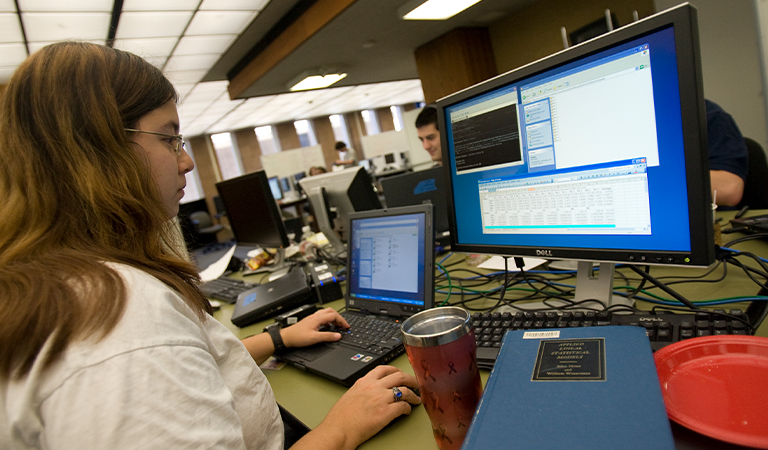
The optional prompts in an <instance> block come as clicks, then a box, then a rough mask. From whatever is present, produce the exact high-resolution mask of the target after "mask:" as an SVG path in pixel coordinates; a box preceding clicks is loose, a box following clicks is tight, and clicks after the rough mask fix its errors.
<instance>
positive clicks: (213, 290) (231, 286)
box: [200, 277, 258, 303]
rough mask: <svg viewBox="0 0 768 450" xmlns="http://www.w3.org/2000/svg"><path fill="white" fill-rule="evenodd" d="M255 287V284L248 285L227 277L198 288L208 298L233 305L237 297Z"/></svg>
mask: <svg viewBox="0 0 768 450" xmlns="http://www.w3.org/2000/svg"><path fill="white" fill-rule="evenodd" d="M256 286H258V284H256V283H248V282H245V281H242V280H236V279H234V278H228V277H219V278H216V279H215V280H211V281H209V282H207V283H205V284H203V285H202V286H200V290H201V291H203V294H205V296H206V297H208V298H214V299H216V300H221V301H224V302H227V303H235V302H236V301H237V296H238V295H240V294H241V293H243V292H245V291H247V290H249V289H251V288H255V287H256Z"/></svg>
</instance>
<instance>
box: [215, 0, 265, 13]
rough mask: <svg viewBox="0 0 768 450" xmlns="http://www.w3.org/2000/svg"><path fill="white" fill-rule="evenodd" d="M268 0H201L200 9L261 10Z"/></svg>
mask: <svg viewBox="0 0 768 450" xmlns="http://www.w3.org/2000/svg"><path fill="white" fill-rule="evenodd" d="M267 3H269V0H203V3H202V4H201V5H200V11H210V10H217V11H229V10H248V11H261V10H262V9H264V7H265V6H266V5H267Z"/></svg>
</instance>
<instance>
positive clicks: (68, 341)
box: [0, 42, 420, 449]
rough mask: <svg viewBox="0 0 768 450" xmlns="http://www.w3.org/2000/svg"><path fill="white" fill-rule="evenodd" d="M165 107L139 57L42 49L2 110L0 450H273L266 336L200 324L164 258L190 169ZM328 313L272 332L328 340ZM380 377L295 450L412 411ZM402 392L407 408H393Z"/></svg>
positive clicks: (342, 442)
mask: <svg viewBox="0 0 768 450" xmlns="http://www.w3.org/2000/svg"><path fill="white" fill-rule="evenodd" d="M177 100H178V96H177V94H176V92H175V90H174V88H173V86H172V85H171V83H170V82H169V81H168V80H167V79H166V78H165V77H164V76H163V75H162V73H161V72H160V71H159V70H158V69H156V68H155V67H153V66H152V65H150V64H149V63H147V62H145V61H144V60H142V59H141V58H139V57H137V56H135V55H132V54H130V53H127V52H122V51H119V50H115V49H112V48H109V47H104V46H99V45H94V44H86V43H74V42H66V43H58V44H53V45H50V46H47V47H45V48H43V49H41V50H39V51H38V52H36V53H35V54H33V55H32V56H30V57H29V58H27V60H26V61H25V62H24V63H23V64H22V65H21V66H20V67H19V68H18V69H17V70H16V73H15V74H14V75H13V77H12V78H11V81H10V82H9V84H8V86H7V88H6V90H5V93H4V97H3V100H2V105H1V106H0V443H2V447H3V448H11V449H16V448H142V449H146V448H164V449H167V448H177V447H184V448H187V447H196V448H281V447H282V446H283V429H282V423H281V421H280V415H279V412H278V409H277V406H276V403H275V399H274V396H273V394H272V391H271V389H270V387H269V385H268V383H267V381H266V378H265V377H264V375H263V374H262V373H261V371H260V370H259V368H258V366H257V365H256V363H258V362H261V361H263V360H265V359H266V358H267V357H268V356H269V355H270V354H272V352H273V351H274V346H273V343H272V340H271V339H270V337H269V336H268V335H265V334H262V335H257V336H254V337H252V338H248V339H245V340H244V341H243V342H242V343H241V342H240V341H238V340H237V339H236V338H235V337H234V336H233V335H232V334H231V333H230V332H229V331H228V330H227V329H226V328H225V327H224V326H222V325H221V324H219V323H218V322H217V321H216V320H215V319H213V318H212V317H211V308H210V304H209V303H208V301H207V299H206V298H205V297H204V296H203V295H202V293H201V292H200V290H199V289H198V283H199V279H198V277H197V271H196V269H195V267H194V266H193V265H192V264H190V263H189V262H187V261H186V260H185V259H184V258H183V256H182V255H181V253H180V252H178V251H176V250H174V248H176V246H175V245H174V233H173V226H172V222H171V220H170V218H172V217H173V216H175V215H176V214H177V213H178V202H179V200H180V199H181V198H182V196H183V195H184V190H183V189H184V185H185V174H186V173H187V172H189V171H191V170H192V169H193V168H194V163H193V162H192V160H191V158H190V157H189V155H188V154H187V153H186V151H185V150H184V143H183V138H182V136H181V135H180V134H179V125H180V124H179V119H178V113H177V111H176V102H177ZM326 323H336V324H339V325H346V323H345V322H344V319H342V318H341V316H339V315H338V313H336V312H335V311H333V310H331V309H324V310H321V311H320V312H318V313H316V314H314V315H312V316H310V317H308V318H306V319H305V320H303V321H301V322H300V323H299V324H297V325H294V326H292V327H290V328H287V329H285V330H282V332H281V334H282V339H283V341H284V343H285V345H286V346H288V347H298V346H306V345H311V344H313V343H317V342H320V341H323V340H335V339H338V338H339V335H338V334H337V333H329V332H321V331H319V329H320V327H321V326H322V325H324V324H326ZM416 385H417V384H416V380H415V378H414V377H412V376H411V375H407V374H404V373H402V372H400V371H399V370H397V369H395V368H392V367H379V368H377V369H375V370H374V371H372V372H370V373H369V374H368V375H367V376H366V377H364V378H362V379H361V380H359V382H358V383H357V384H356V385H355V386H353V387H352V388H351V389H350V390H349V392H348V393H347V394H345V395H344V396H343V397H342V399H341V400H340V401H339V403H337V405H336V406H335V407H334V408H333V409H332V410H331V411H330V412H329V414H328V416H327V417H326V419H325V420H324V421H323V423H321V424H320V425H319V426H318V427H317V428H316V429H315V430H313V431H311V432H310V433H308V434H307V435H306V436H305V437H304V438H303V439H302V440H301V441H299V443H298V444H297V445H296V448H304V447H310V446H312V447H313V448H315V449H324V448H354V447H356V446H357V445H359V444H360V443H362V442H363V441H365V440H366V439H368V438H369V437H370V436H372V435H373V434H375V433H376V432H377V431H378V430H380V429H381V428H382V427H383V426H384V425H386V424H387V423H388V422H390V421H391V420H392V419H394V418H395V417H397V416H399V415H401V414H407V413H409V412H410V408H411V407H410V404H409V403H412V404H417V403H419V402H420V400H419V398H418V397H417V396H416V395H415V394H414V393H413V392H412V391H411V390H410V389H408V388H407V387H408V386H411V387H415V386H416ZM398 386H400V387H402V388H403V389H402V391H403V398H404V400H406V401H405V402H394V401H393V398H392V388H393V387H398Z"/></svg>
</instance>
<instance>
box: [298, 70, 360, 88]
mask: <svg viewBox="0 0 768 450" xmlns="http://www.w3.org/2000/svg"><path fill="white" fill-rule="evenodd" d="M346 76H347V74H346V73H329V74H327V75H325V76H323V75H310V76H308V77H306V78H304V79H303V80H301V81H299V82H298V83H296V84H294V85H293V86H292V87H291V88H290V89H291V91H306V90H308V89H322V88H326V87H328V86H330V85H332V84H334V83H336V82H338V81H340V80H342V79H344V78H345V77H346Z"/></svg>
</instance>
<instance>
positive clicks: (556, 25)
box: [488, 0, 655, 73]
mask: <svg viewBox="0 0 768 450" xmlns="http://www.w3.org/2000/svg"><path fill="white" fill-rule="evenodd" d="M606 8H607V9H610V10H611V12H613V13H615V14H616V19H617V20H618V22H619V25H626V24H628V23H630V22H632V11H635V10H636V11H637V12H638V15H639V16H640V17H641V18H642V17H647V16H649V15H651V14H653V13H654V12H655V9H654V5H653V0H601V1H598V2H596V1H594V0H541V1H538V2H536V3H534V4H532V5H530V6H528V7H526V8H523V9H522V10H520V11H519V12H516V13H513V14H510V15H509V16H507V17H505V18H503V19H501V20H499V21H497V22H494V23H493V24H491V25H490V26H489V27H488V29H489V31H490V35H491V42H492V44H493V51H494V55H495V57H496V66H497V68H498V70H499V73H504V72H508V71H510V70H512V69H516V68H518V67H520V66H522V65H525V64H528V63H530V62H533V61H536V60H538V59H541V58H543V57H545V56H548V55H551V54H552V53H556V52H559V51H560V50H563V39H562V37H561V32H560V27H565V28H566V31H567V32H568V33H570V32H572V31H574V30H577V29H579V28H581V27H583V26H584V25H587V24H589V23H591V22H594V21H595V20H597V19H599V18H601V17H605V10H606Z"/></svg>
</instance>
